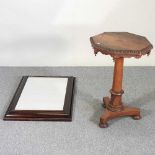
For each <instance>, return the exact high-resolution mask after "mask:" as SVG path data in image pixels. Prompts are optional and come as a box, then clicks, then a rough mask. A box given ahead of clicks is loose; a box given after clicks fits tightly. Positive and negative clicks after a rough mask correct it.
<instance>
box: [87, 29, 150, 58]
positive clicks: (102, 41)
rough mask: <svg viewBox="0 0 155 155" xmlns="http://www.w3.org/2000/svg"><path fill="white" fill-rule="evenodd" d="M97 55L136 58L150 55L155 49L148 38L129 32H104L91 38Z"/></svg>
mask: <svg viewBox="0 0 155 155" xmlns="http://www.w3.org/2000/svg"><path fill="white" fill-rule="evenodd" d="M90 41H91V44H92V46H93V48H94V51H95V54H97V53H98V52H101V53H103V54H109V55H111V56H113V57H136V58H139V57H141V56H142V55H145V54H149V53H150V52H151V49H152V48H153V46H152V44H151V43H150V42H149V41H148V40H147V38H146V37H144V36H140V35H136V34H133V33H128V32H104V33H101V34H98V35H95V36H93V37H90Z"/></svg>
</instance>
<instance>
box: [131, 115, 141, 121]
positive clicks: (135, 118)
mask: <svg viewBox="0 0 155 155" xmlns="http://www.w3.org/2000/svg"><path fill="white" fill-rule="evenodd" d="M132 118H133V119H134V120H139V119H141V118H142V117H141V116H140V115H137V116H133V117H132Z"/></svg>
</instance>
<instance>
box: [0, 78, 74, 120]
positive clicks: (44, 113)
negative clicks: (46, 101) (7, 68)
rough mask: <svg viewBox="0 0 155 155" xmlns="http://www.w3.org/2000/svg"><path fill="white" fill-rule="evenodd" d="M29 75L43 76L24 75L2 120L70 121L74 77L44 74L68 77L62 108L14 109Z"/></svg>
mask: <svg viewBox="0 0 155 155" xmlns="http://www.w3.org/2000/svg"><path fill="white" fill-rule="evenodd" d="M29 77H44V78H45V76H24V77H22V80H21V82H20V84H19V86H18V88H17V90H16V92H15V95H14V97H13V99H12V101H11V103H10V106H9V107H8V110H7V111H6V114H5V116H4V118H3V120H17V121H71V120H72V106H73V95H74V91H73V90H74V82H75V77H71V76H70V77H68V76H46V77H48V78H49V77H51V78H53V77H57V78H68V82H67V88H66V95H65V101H64V108H63V110H62V111H61V110H15V107H16V105H17V102H18V100H19V97H20V95H21V93H22V90H23V88H24V86H25V84H26V81H27V79H28V78H29Z"/></svg>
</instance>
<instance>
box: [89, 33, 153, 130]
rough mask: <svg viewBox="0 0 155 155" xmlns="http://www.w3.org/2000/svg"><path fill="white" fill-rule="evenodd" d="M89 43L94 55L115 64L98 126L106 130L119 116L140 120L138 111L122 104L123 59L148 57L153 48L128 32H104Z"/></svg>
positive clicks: (142, 38) (142, 39) (140, 37)
mask: <svg viewBox="0 0 155 155" xmlns="http://www.w3.org/2000/svg"><path fill="white" fill-rule="evenodd" d="M90 41H91V44H92V47H93V49H94V52H95V55H96V54H97V53H98V52H101V53H102V54H106V55H110V56H112V57H113V59H114V62H115V66H114V76H113V85H112V89H111V90H110V93H111V98H109V97H104V98H103V106H104V107H105V112H104V113H103V114H102V116H101V117H100V124H99V126H100V127H101V128H106V127H108V123H107V122H108V121H109V120H110V119H113V118H116V117H120V116H131V117H132V118H133V119H136V120H138V119H140V118H141V115H140V109H138V108H134V107H127V106H124V105H123V103H122V94H123V93H124V91H123V90H122V79H123V62H124V58H130V57H135V58H140V57H141V56H142V55H145V54H147V55H149V54H150V52H151V49H152V48H153V46H152V45H151V43H150V42H149V41H148V40H147V39H146V38H145V37H143V36H139V35H136V34H132V33H128V32H105V33H102V34H99V35H95V36H93V37H90Z"/></svg>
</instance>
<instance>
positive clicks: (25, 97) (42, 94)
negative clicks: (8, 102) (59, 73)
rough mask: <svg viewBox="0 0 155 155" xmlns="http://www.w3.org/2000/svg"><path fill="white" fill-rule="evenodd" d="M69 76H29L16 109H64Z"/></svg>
mask: <svg viewBox="0 0 155 155" xmlns="http://www.w3.org/2000/svg"><path fill="white" fill-rule="evenodd" d="M67 82H68V78H55V77H29V78H28V79H27V82H26V84H25V86H24V89H23V91H22V93H21V96H20V98H19V100H18V103H17V105H16V107H15V110H63V107H64V100H65V94H66V88H67Z"/></svg>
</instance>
